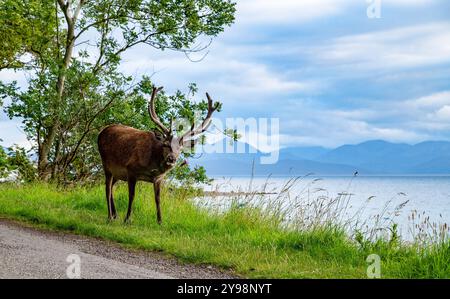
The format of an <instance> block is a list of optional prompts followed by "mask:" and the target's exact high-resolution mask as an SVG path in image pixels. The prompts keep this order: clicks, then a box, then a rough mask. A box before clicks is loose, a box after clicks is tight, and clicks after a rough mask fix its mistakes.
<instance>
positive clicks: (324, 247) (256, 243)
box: [0, 184, 450, 278]
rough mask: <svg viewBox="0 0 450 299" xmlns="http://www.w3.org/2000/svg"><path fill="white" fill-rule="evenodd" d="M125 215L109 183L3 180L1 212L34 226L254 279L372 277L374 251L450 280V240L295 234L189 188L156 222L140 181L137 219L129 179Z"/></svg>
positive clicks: (166, 199)
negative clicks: (212, 206)
mask: <svg viewBox="0 0 450 299" xmlns="http://www.w3.org/2000/svg"><path fill="white" fill-rule="evenodd" d="M115 196H116V206H117V208H118V212H119V216H120V219H118V220H116V221H114V222H111V223H110V222H108V221H107V217H106V215H107V210H106V200H105V198H104V188H103V186H98V187H91V188H74V189H69V190H64V191H63V190H59V189H58V188H56V187H54V186H52V185H45V184H34V185H21V186H16V185H5V184H4V185H0V216H2V217H6V218H9V219H15V220H20V221H25V222H27V223H31V224H33V225H35V226H38V227H41V228H46V229H54V230H63V231H70V232H73V233H77V234H82V235H88V236H93V237H100V238H103V239H107V240H112V241H115V242H118V243H121V244H123V245H124V246H127V247H132V248H137V249H143V250H151V251H162V252H164V253H166V254H169V255H172V256H175V257H177V258H178V259H180V260H181V261H184V262H188V263H195V264H210V265H214V266H217V267H220V268H223V269H230V270H232V271H233V272H234V273H236V274H238V275H242V276H244V277H250V278H365V277H367V276H366V269H367V266H368V264H367V263H366V258H367V256H369V255H370V254H372V253H374V254H378V255H379V256H380V257H381V259H382V263H381V274H382V277H383V278H450V244H449V243H448V242H446V243H440V244H436V245H433V246H429V247H427V248H419V247H417V246H414V245H404V244H403V245H398V244H395V245H394V244H392V242H391V243H389V242H385V241H381V240H380V241H378V242H365V244H364V246H360V245H358V243H357V242H353V241H351V240H350V239H349V238H348V237H347V236H346V234H345V233H343V232H342V230H340V229H338V228H331V227H329V228H323V229H316V230H313V231H303V232H295V231H288V230H283V229H280V226H279V223H278V222H277V221H276V219H272V218H270V217H266V216H264V213H261V211H260V210H258V209H251V208H248V207H246V208H233V209H231V210H230V211H229V212H227V213H225V214H219V213H211V212H207V211H206V210H202V209H199V208H197V207H195V206H194V205H193V204H192V203H191V202H190V201H189V200H188V199H187V198H186V195H184V194H183V192H182V190H175V191H168V190H165V191H164V192H163V200H162V202H163V205H162V210H163V224H162V226H159V225H157V223H156V217H155V207H154V202H153V191H152V187H151V185H149V184H138V188H137V198H136V199H135V204H134V210H133V215H132V223H131V224H123V216H124V214H125V212H126V207H127V204H128V200H127V192H126V188H125V186H124V185H121V186H119V188H117V189H116V191H115Z"/></svg>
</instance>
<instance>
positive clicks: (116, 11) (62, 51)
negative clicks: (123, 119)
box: [0, 0, 235, 179]
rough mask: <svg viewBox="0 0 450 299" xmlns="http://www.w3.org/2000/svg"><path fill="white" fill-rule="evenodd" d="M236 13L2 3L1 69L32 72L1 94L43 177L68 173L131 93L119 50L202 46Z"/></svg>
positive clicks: (122, 1)
mask: <svg viewBox="0 0 450 299" xmlns="http://www.w3.org/2000/svg"><path fill="white" fill-rule="evenodd" d="M234 13H235V3H233V2H232V1H231V0H159V1H156V0H104V1H89V0H78V1H71V0H56V1H55V0H40V1H36V0H22V1H17V0H0V22H1V23H0V30H1V32H0V37H1V38H2V39H3V41H5V42H4V43H3V44H2V45H1V46H0V69H4V68H12V69H18V70H26V71H28V72H30V74H31V79H30V80H29V86H28V89H27V90H25V91H22V90H20V89H19V88H18V87H17V84H15V83H12V84H4V83H1V84H0V93H1V94H2V95H3V96H8V97H10V98H11V100H12V104H11V105H9V106H8V107H7V108H6V111H7V112H8V114H9V116H10V117H20V118H22V119H23V124H24V129H25V132H26V133H27V135H28V137H29V138H30V139H31V140H32V141H34V142H35V143H36V145H37V154H38V172H39V176H40V178H42V179H48V178H55V177H56V176H58V175H60V174H61V173H63V175H64V176H65V175H67V173H68V169H69V168H70V167H71V165H73V164H74V163H76V161H77V158H78V155H79V154H80V150H82V151H84V150H87V147H89V146H90V145H92V142H87V141H86V140H88V139H89V138H91V137H92V136H91V135H92V134H91V132H92V130H93V128H95V127H96V125H99V121H98V120H99V119H100V120H106V117H107V115H108V113H111V112H110V108H111V107H112V106H114V105H116V104H117V103H124V102H126V98H127V97H128V96H130V89H132V88H133V86H131V85H132V84H131V80H132V78H129V77H125V76H123V75H122V74H120V73H119V72H118V71H117V67H118V66H119V64H120V60H121V58H120V57H121V54H123V53H124V52H125V51H127V50H129V49H130V48H133V47H135V46H137V45H141V44H142V45H147V46H149V47H153V48H156V49H160V50H165V49H171V50H175V51H184V52H191V51H197V50H199V49H201V47H200V48H199V47H195V46H194V43H195V42H196V40H198V38H199V37H202V36H205V37H210V38H212V37H214V36H216V35H217V34H219V33H220V32H222V31H223V30H224V27H225V26H228V25H231V24H232V23H233V21H234ZM94 41H95V47H94V49H92V48H90V49H89V51H87V50H85V49H83V48H82V46H83V45H86V47H88V45H89V44H91V43H94ZM75 51H78V55H74V52H75ZM134 95H136V94H134ZM117 105H120V104H117ZM89 144H90V145H89Z"/></svg>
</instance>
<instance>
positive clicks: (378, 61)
mask: <svg viewBox="0 0 450 299" xmlns="http://www.w3.org/2000/svg"><path fill="white" fill-rule="evenodd" d="M311 53H312V56H313V57H314V59H315V60H316V61H317V62H318V63H322V64H325V65H327V66H333V65H334V66H339V67H350V68H352V69H357V70H383V71H386V70H392V69H399V68H406V69H410V68H414V67H422V66H431V65H438V64H442V63H449V62H450V23H432V24H425V25H418V26H410V27H403V28H396V29H391V30H385V31H376V32H370V33H366V34H358V35H350V36H344V37H340V38H336V39H334V40H332V42H331V45H327V46H322V47H318V48H314V49H311Z"/></svg>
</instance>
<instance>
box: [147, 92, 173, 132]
mask: <svg viewBox="0 0 450 299" xmlns="http://www.w3.org/2000/svg"><path fill="white" fill-rule="evenodd" d="M162 89H163V87H153V91H152V97H151V99H150V102H149V103H148V113H149V114H150V118H151V120H152V121H153V122H154V123H155V125H156V126H157V128H159V129H160V130H161V132H162V133H163V134H165V135H166V136H170V134H171V132H170V130H169V129H167V128H166V127H165V126H164V125H163V123H162V122H161V120H160V119H159V117H158V115H157V114H156V111H155V99H156V95H157V94H158V92H160V91H161V90H162Z"/></svg>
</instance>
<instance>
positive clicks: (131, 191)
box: [125, 178, 136, 222]
mask: <svg viewBox="0 0 450 299" xmlns="http://www.w3.org/2000/svg"><path fill="white" fill-rule="evenodd" d="M135 189H136V179H135V178H128V212H127V216H126V217H125V222H128V221H129V220H130V215H131V207H132V206H133V200H134V191H135Z"/></svg>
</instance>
